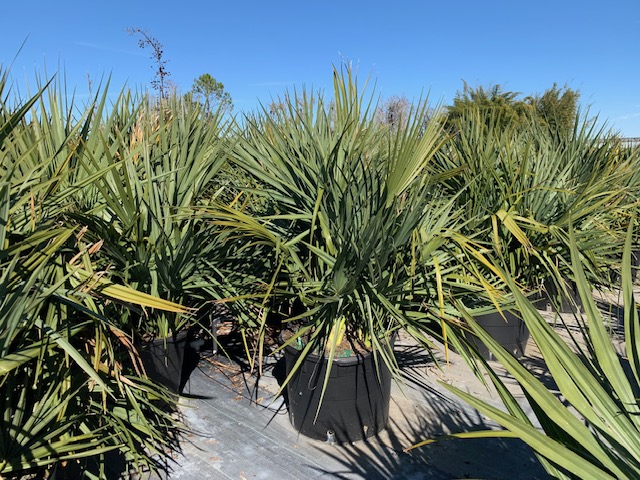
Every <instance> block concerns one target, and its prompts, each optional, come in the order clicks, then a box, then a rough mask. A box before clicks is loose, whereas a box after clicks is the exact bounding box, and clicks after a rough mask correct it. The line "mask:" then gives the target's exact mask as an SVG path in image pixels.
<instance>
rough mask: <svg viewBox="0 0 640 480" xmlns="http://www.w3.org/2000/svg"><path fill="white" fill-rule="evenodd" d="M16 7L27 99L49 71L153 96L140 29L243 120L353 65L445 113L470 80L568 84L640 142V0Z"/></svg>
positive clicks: (535, 88)
mask: <svg viewBox="0 0 640 480" xmlns="http://www.w3.org/2000/svg"><path fill="white" fill-rule="evenodd" d="M5 3H6V4H5V5H3V8H2V15H3V22H2V23H3V26H2V29H3V32H4V34H3V39H4V40H3V42H2V43H1V44H0V63H2V65H3V66H4V67H5V68H6V67H7V66H8V65H9V64H11V63H12V62H13V66H12V70H11V72H12V77H13V80H14V82H15V83H16V84H17V85H18V86H19V87H20V89H21V91H22V90H23V89H24V86H25V85H27V84H29V85H30V86H31V87H32V88H33V87H34V86H35V83H34V78H35V75H36V73H38V74H39V75H40V76H43V75H44V74H45V71H46V73H47V74H52V73H54V72H64V74H65V75H66V85H67V88H68V89H69V90H75V92H76V95H77V96H78V98H83V96H84V97H85V98H86V97H87V96H88V92H89V89H88V84H89V82H88V78H90V79H91V81H92V82H93V85H96V84H98V83H99V81H100V79H101V78H103V77H105V76H108V75H111V90H112V91H114V92H116V91H119V90H120V89H121V88H122V87H123V86H124V85H127V86H128V87H130V88H132V89H139V88H145V87H148V85H149V83H150V81H151V80H152V79H153V72H154V70H153V68H152V65H153V64H152V60H151V59H150V58H149V56H150V53H151V52H150V51H149V50H142V49H140V48H139V47H138V45H137V41H136V38H134V37H131V36H130V35H129V34H127V32H126V29H127V27H138V28H142V29H145V30H146V31H148V32H149V33H150V34H151V35H153V36H154V37H156V38H157V39H158V40H159V41H160V42H161V43H162V44H163V45H164V49H165V50H164V56H165V59H166V60H168V64H167V69H168V71H169V72H170V73H171V76H170V77H169V78H170V80H171V81H172V82H174V83H175V84H176V85H177V86H178V87H179V88H180V89H181V90H182V91H183V92H184V91H187V90H188V89H189V88H190V87H191V84H192V83H193V80H194V78H196V77H198V76H199V75H200V74H202V73H210V74H211V75H213V76H214V77H216V79H218V80H219V81H221V82H222V83H224V85H225V89H226V90H227V91H228V92H229V93H230V94H231V97H232V99H233V102H234V105H235V111H236V112H238V111H250V110H253V109H255V108H257V106H258V105H259V102H260V101H261V102H263V103H269V102H270V100H271V98H272V97H275V96H277V95H279V94H282V93H283V92H284V91H285V90H286V89H292V88H294V87H296V88H302V87H305V88H314V89H327V88H328V87H329V86H330V82H331V72H332V66H333V65H339V64H340V62H342V61H343V60H344V61H350V62H352V63H353V64H354V65H357V66H358V70H359V72H360V77H361V78H365V77H367V76H368V75H369V74H371V77H372V79H374V80H375V81H376V92H377V93H378V94H379V95H381V96H382V97H383V98H385V97H389V96H392V95H405V96H407V97H408V98H409V99H417V98H418V97H420V96H421V95H422V94H426V93H428V94H429V98H430V101H431V102H432V103H433V104H436V103H438V102H440V103H444V104H447V103H450V102H451V101H452V99H453V98H454V96H455V94H456V92H457V91H458V90H460V89H461V88H462V80H465V81H467V82H468V83H469V84H470V85H471V86H474V87H475V86H480V85H481V86H489V85H493V84H500V85H502V86H503V88H504V89H505V90H509V91H516V92H522V93H523V94H525V95H529V94H533V93H540V92H542V91H544V90H545V89H547V88H549V87H551V86H552V85H553V83H554V82H557V83H558V84H559V85H560V86H562V85H565V84H566V85H568V86H569V87H571V88H573V89H577V90H580V92H581V104H582V106H583V108H585V109H586V108H589V113H590V116H595V115H598V118H599V119H600V121H606V123H607V125H608V127H609V128H611V129H613V130H615V131H616V132H618V133H620V134H622V135H623V136H627V137H640V88H638V78H640V75H639V74H640V2H638V0H624V1H616V0H613V1H611V2H607V3H606V4H605V3H604V2H601V1H598V2H596V1H592V0H585V1H580V2H578V1H564V0H553V1H548V0H541V1H496V0H485V1H478V0H475V1H470V0H457V1H451V2H442V1H438V2H435V1H429V0H422V1H418V0H416V1H406V0H396V1H394V2H382V1H376V0H372V1H350V0H341V1H340V0H324V1H304V0H297V1H279V0H271V1H253V0H251V1H247V0H244V1H243V0H236V1H225V2H220V1H215V0H212V1H204V0H203V1H194V0H182V1H178V2H162V1H158V2H148V1H141V0H129V1H126V2H125V1H122V0H111V1H109V2H91V1H86V0H84V1H82V2H80V1H64V0H63V1H59V2H51V1H43V0H35V1H31V2H28V3H22V2H16V1H11V2H9V1H7V2H5ZM25 39H26V44H25V45H24V47H23V48H22V50H21V51H20V53H19V54H18V57H17V58H16V59H15V61H14V57H15V56H16V54H17V53H18V50H19V49H20V46H21V45H22V43H23V41H24V40H25Z"/></svg>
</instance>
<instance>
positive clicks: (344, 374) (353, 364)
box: [284, 346, 391, 443]
mask: <svg viewBox="0 0 640 480" xmlns="http://www.w3.org/2000/svg"><path fill="white" fill-rule="evenodd" d="M284 352H285V353H284V357H285V363H286V369H287V374H288V372H290V370H291V368H292V367H293V365H294V364H295V363H296V361H297V359H298V357H299V355H300V351H299V350H297V349H296V348H294V347H292V346H287V347H285V350H284ZM375 363H376V362H375V361H374V357H373V354H372V353H370V352H369V353H364V354H363V353H357V354H355V355H352V356H350V357H341V358H335V359H334V361H333V365H332V368H331V372H330V376H329V380H328V383H327V386H326V391H325V394H324V398H323V399H322V405H320V397H321V395H322V387H323V382H324V379H325V375H326V372H327V368H328V360H327V359H326V358H325V357H324V356H318V355H314V354H309V355H307V357H306V358H305V360H304V362H303V363H302V365H301V367H300V368H299V369H298V371H297V372H296V373H295V374H294V375H293V377H292V378H291V380H290V381H289V383H288V385H287V396H288V400H289V418H290V420H291V423H292V425H293V426H294V428H295V429H296V430H297V431H298V432H300V433H301V434H303V435H305V436H308V437H311V438H315V439H318V440H325V441H328V442H330V443H333V442H335V443H342V442H354V441H357V440H363V439H365V438H367V437H371V436H373V435H376V434H377V433H379V432H380V431H382V430H383V429H384V428H385V427H386V425H387V420H388V418H389V400H390V396H391V372H390V371H389V369H388V368H387V367H386V366H385V365H384V363H383V362H382V361H379V365H378V366H377V368H376V364H375ZM378 371H379V375H378ZM319 405H320V409H319V410H318V406H319ZM316 414H317V418H316Z"/></svg>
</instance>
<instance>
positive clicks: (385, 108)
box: [376, 95, 411, 130]
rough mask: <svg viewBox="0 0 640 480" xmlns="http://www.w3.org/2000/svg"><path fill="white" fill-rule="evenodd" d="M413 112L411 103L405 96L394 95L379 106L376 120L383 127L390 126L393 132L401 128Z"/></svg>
mask: <svg viewBox="0 0 640 480" xmlns="http://www.w3.org/2000/svg"><path fill="white" fill-rule="evenodd" d="M410 112H411V102H410V101H409V99H408V98H407V97H405V96H404V95H403V96H401V97H399V96H397V95H393V96H391V97H389V98H388V99H386V100H384V101H383V102H381V103H380V105H378V108H377V109H376V120H377V121H378V122H379V123H380V124H382V125H388V126H389V127H390V128H391V129H392V130H397V129H399V128H401V127H402V126H403V125H404V124H405V123H406V122H407V119H408V117H409V114H410Z"/></svg>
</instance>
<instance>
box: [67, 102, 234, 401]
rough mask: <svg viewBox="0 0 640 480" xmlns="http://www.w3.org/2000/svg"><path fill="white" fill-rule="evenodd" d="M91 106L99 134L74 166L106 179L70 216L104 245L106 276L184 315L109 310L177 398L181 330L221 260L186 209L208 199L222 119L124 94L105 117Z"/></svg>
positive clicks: (204, 226) (208, 233) (188, 106)
mask: <svg viewBox="0 0 640 480" xmlns="http://www.w3.org/2000/svg"><path fill="white" fill-rule="evenodd" d="M98 107H99V108H96V111H95V113H94V114H93V116H94V118H95V122H96V124H97V125H98V124H99V128H95V127H94V129H93V130H92V135H91V137H90V138H89V139H87V141H85V142H84V144H83V149H82V155H81V158H80V165H81V167H82V168H81V172H82V173H84V174H85V175H91V174H92V172H94V171H98V170H104V171H105V173H104V175H102V176H100V177H99V178H97V179H95V181H93V182H92V184H91V186H90V187H89V188H87V189H85V191H84V192H83V196H78V201H77V204H76V205H75V206H74V208H73V210H72V213H71V214H70V216H72V217H73V218H74V220H75V221H77V222H78V223H80V224H82V225H85V226H87V227H88V231H87V237H88V238H90V239H91V240H93V241H95V242H100V241H102V242H104V245H103V247H102V249H101V250H100V254H99V257H98V259H99V260H100V262H101V263H100V265H101V267H102V268H104V269H105V270H107V271H109V272H110V273H111V278H112V279H114V280H115V279H117V281H119V282H120V283H121V284H123V285H127V286H130V287H132V288H135V289H136V290H138V291H141V292H145V293H148V294H150V295H153V296H156V297H160V298H163V299H166V300H169V301H172V302H175V303H178V304H180V305H184V306H187V307H189V308H190V312H191V314H184V313H177V312H171V311H145V310H143V309H127V308H121V306H120V305H117V304H114V305H112V308H113V309H114V310H116V312H114V316H117V317H118V318H119V319H120V326H121V328H122V329H123V330H124V331H125V332H127V333H128V334H130V335H131V337H132V338H133V339H134V341H135V342H136V345H138V346H139V347H140V350H141V354H142V357H143V358H145V359H147V360H148V362H147V365H148V370H149V371H150V372H153V373H156V374H157V375H156V378H157V380H159V381H160V382H161V383H164V384H165V385H166V386H168V387H170V388H171V389H173V390H174V391H179V390H180V389H181V387H182V386H183V385H184V383H185V379H186V375H183V359H184V356H185V349H186V348H187V346H188V340H189V339H188V335H189V332H190V330H191V329H192V328H195V327H196V326H198V325H199V321H200V320H201V319H202V318H203V317H204V316H205V314H204V313H202V312H203V311H204V310H206V308H207V306H208V305H209V300H210V294H209V293H207V289H209V290H211V289H213V288H214V287H215V282H216V277H215V275H213V274H211V271H212V269H211V264H215V263H216V260H217V259H219V258H222V257H223V256H224V253H223V252H222V251H221V248H220V244H219V242H217V235H216V233H215V227H214V226H213V225H212V224H210V223H206V222H203V221H200V220H199V219H198V218H196V217H195V216H194V215H193V211H192V207H193V205H194V204H195V203H197V202H205V203H206V202H207V201H208V200H209V199H210V197H211V196H215V193H214V192H215V188H214V186H215V179H216V175H217V173H218V172H219V171H220V169H221V167H222V166H223V165H224V162H225V158H224V155H223V154H224V145H225V141H226V140H225V134H226V129H227V125H228V122H226V121H225V120H224V119H223V113H222V112H217V113H216V112H213V113H211V112H210V113H208V114H207V115H206V116H205V115H204V114H203V112H202V111H201V109H199V108H198V107H197V106H196V105H195V104H193V103H191V102H183V101H182V100H181V99H180V98H178V97H176V96H174V97H172V98H168V99H164V100H163V102H161V103H160V104H158V103H155V102H152V101H149V100H148V99H147V98H146V97H140V98H133V97H132V96H131V94H130V93H128V92H126V93H123V94H122V95H121V96H120V97H119V99H118V101H117V102H116V103H115V105H114V107H113V108H112V110H111V111H110V112H107V113H105V112H104V109H105V105H104V102H103V103H100V104H99V105H98ZM196 311H197V312H198V314H196V313H194V312H196ZM207 326H208V325H206V324H203V327H205V328H206V327H207ZM187 352H189V351H188V350H187ZM190 353H191V352H190Z"/></svg>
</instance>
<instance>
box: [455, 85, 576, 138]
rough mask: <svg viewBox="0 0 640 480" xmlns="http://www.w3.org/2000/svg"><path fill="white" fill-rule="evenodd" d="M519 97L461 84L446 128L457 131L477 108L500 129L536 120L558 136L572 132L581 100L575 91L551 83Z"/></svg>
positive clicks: (493, 86) (525, 124)
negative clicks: (463, 120) (536, 92)
mask: <svg viewBox="0 0 640 480" xmlns="http://www.w3.org/2000/svg"><path fill="white" fill-rule="evenodd" d="M520 95H521V94H520V93H519V92H509V91H505V90H503V89H502V87H501V86H500V85H492V86H490V87H486V88H485V87H482V86H480V87H477V88H473V87H470V86H469V84H468V83H467V82H464V81H463V89H462V91H458V92H457V93H456V97H455V98H454V99H453V104H452V105H450V106H449V107H448V108H447V122H446V123H447V126H448V128H449V130H451V131H453V130H456V129H457V127H456V122H458V121H460V119H461V118H464V117H465V116H466V115H467V114H468V113H469V111H471V110H473V109H476V110H479V111H480V112H481V113H483V114H486V113H491V115H483V118H490V119H491V121H492V122H498V126H500V127H502V128H506V127H507V126H508V125H510V126H512V127H513V126H515V127H516V128H525V127H526V126H528V125H530V123H529V122H531V121H532V120H535V121H539V122H540V123H541V124H542V125H547V126H548V127H549V129H550V130H551V131H552V132H554V133H556V134H558V135H561V136H563V135H568V134H570V133H571V132H572V131H573V126H574V122H575V120H576V117H577V114H578V99H579V98H580V93H579V92H578V91H577V90H572V89H570V88H568V87H567V86H565V87H563V88H559V87H558V85H557V84H555V83H554V84H553V87H551V88H549V89H547V90H545V91H544V92H543V93H542V94H536V95H532V96H528V97H525V98H523V99H521V98H519V97H520ZM494 126H495V125H494Z"/></svg>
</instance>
